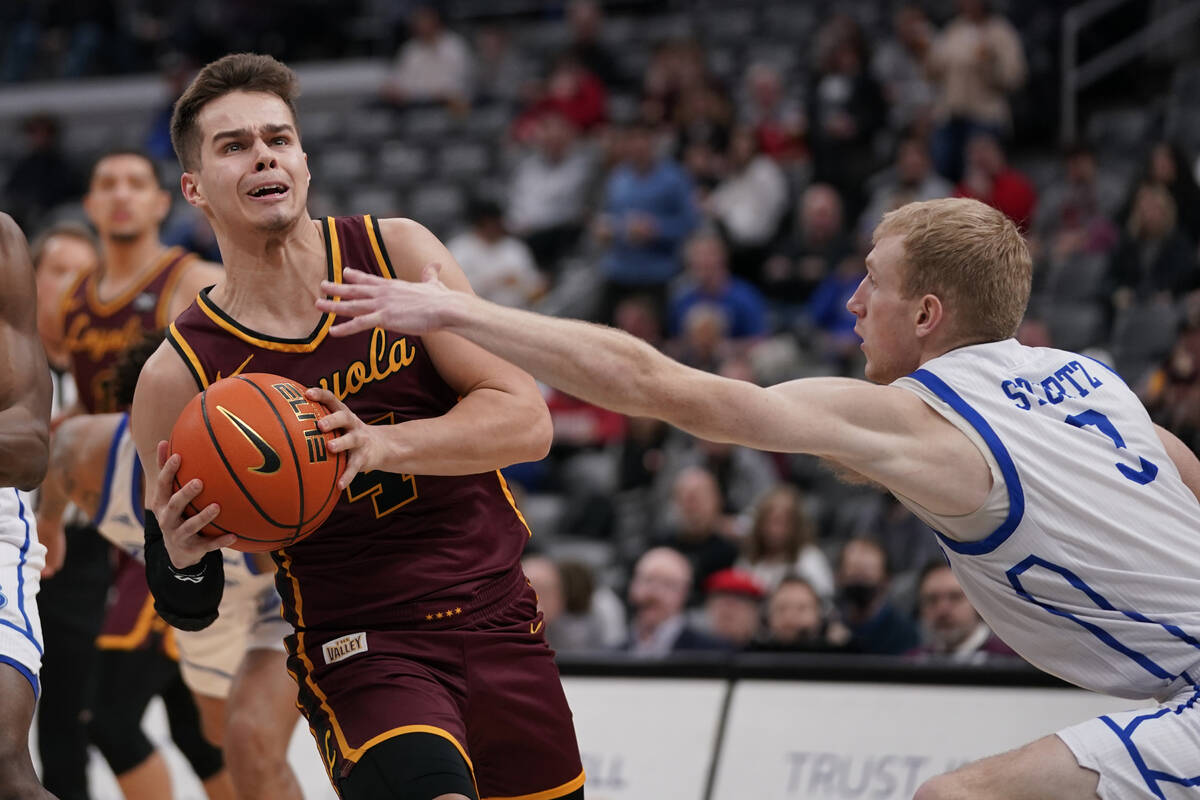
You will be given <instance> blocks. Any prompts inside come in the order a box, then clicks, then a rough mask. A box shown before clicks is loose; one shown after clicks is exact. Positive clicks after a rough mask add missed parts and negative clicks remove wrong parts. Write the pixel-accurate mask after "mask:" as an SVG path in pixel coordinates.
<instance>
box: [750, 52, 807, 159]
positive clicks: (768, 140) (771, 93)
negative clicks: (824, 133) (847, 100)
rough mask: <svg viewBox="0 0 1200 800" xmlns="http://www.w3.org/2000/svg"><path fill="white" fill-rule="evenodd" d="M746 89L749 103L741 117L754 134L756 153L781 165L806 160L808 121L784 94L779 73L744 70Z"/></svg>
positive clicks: (763, 67)
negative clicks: (756, 145) (766, 156)
mask: <svg viewBox="0 0 1200 800" xmlns="http://www.w3.org/2000/svg"><path fill="white" fill-rule="evenodd" d="M745 87H746V95H747V98H748V102H747V105H746V107H745V108H743V109H742V111H741V115H740V116H741V118H742V119H743V120H744V121H745V122H746V123H747V124H748V125H750V127H751V130H752V131H753V132H754V137H755V139H756V140H757V142H758V147H759V150H760V151H761V152H762V153H763V154H765V155H768V156H770V157H771V158H773V159H775V160H776V161H778V162H780V163H782V164H794V163H796V162H800V161H806V160H808V144H807V142H806V140H805V133H806V131H807V129H808V120H807V119H806V118H805V116H804V108H803V106H802V105H801V103H800V102H799V101H798V99H797V98H795V97H792V96H790V95H788V94H785V92H784V88H783V76H782V75H780V73H779V70H778V69H777V68H776V67H775V66H774V65H772V64H768V63H766V62H762V61H759V62H755V63H753V64H751V65H750V66H749V68H747V70H746V77H745Z"/></svg>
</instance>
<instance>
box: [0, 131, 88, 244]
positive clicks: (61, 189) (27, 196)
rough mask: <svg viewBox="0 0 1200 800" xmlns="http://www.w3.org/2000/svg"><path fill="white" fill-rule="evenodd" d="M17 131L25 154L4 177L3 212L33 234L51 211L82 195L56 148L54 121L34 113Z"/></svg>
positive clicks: (65, 161)
mask: <svg viewBox="0 0 1200 800" xmlns="http://www.w3.org/2000/svg"><path fill="white" fill-rule="evenodd" d="M21 127H22V129H23V131H24V133H25V146H26V150H25V153H24V155H22V156H21V157H20V158H19V159H17V161H16V163H14V164H13V165H12V171H11V172H9V173H8V180H7V181H6V182H5V184H4V203H3V208H4V210H5V211H7V212H8V213H9V214H11V215H12V217H13V219H15V220H16V221H17V224H19V225H20V226H21V227H22V228H23V229H25V230H34V229H36V228H38V227H39V226H40V225H41V224H42V223H43V221H44V219H45V217H46V215H47V214H48V213H49V212H50V211H51V210H52V209H54V208H55V207H56V206H58V205H60V204H62V203H67V202H70V201H72V200H76V199H78V198H79V196H80V195H81V194H82V193H83V191H82V187H81V185H80V182H79V175H78V174H77V173H76V171H75V168H74V167H73V166H72V165H71V163H70V161H68V159H67V157H66V156H65V155H64V154H63V151H62V147H61V146H60V143H59V123H58V119H57V118H55V117H53V116H51V115H50V114H45V113H37V114H33V115H31V116H29V117H27V118H26V119H25V121H24V122H23V123H22V126H21Z"/></svg>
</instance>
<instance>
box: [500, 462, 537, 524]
mask: <svg viewBox="0 0 1200 800" xmlns="http://www.w3.org/2000/svg"><path fill="white" fill-rule="evenodd" d="M496 477H497V478H499V479H500V490H501V491H502V492H504V497H505V498H506V499H507V500H508V504H509V505H510V506H512V510H513V511H515V512H517V519H519V520H521V524H522V525H524V526H525V532H526V533H528V534H529V535H530V536H533V531H531V530H530V529H529V523H528V522H526V521H525V515H524V514H522V513H521V509H519V508H517V501H516V500H515V499H514V498H513V495H512V492H511V491H509V489H508V481H506V480H504V473H502V472H501V471H500V470H496Z"/></svg>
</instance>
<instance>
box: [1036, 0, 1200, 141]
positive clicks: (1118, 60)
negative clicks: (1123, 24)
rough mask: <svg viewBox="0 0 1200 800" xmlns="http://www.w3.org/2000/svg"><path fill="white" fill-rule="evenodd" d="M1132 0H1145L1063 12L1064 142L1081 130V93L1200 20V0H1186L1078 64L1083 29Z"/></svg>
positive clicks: (1102, 2)
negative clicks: (1079, 113) (1079, 97)
mask: <svg viewBox="0 0 1200 800" xmlns="http://www.w3.org/2000/svg"><path fill="white" fill-rule="evenodd" d="M1129 2H1134V3H1144V2H1145V0H1091V2H1088V3H1083V4H1082V5H1078V6H1075V7H1074V8H1071V9H1069V10H1068V11H1067V13H1066V14H1064V15H1063V22H1062V52H1061V58H1062V102H1061V109H1060V113H1061V117H1060V124H1059V136H1060V139H1061V140H1062V142H1063V143H1068V142H1071V141H1074V140H1075V138H1076V134H1077V132H1078V131H1077V128H1078V119H1077V117H1078V108H1077V98H1078V94H1079V92H1081V91H1082V90H1084V89H1086V88H1087V87H1089V86H1091V85H1092V84H1094V83H1096V82H1097V81H1098V80H1100V79H1101V78H1103V77H1105V76H1106V75H1109V74H1110V73H1112V72H1113V71H1114V70H1116V69H1119V68H1120V67H1122V66H1124V65H1125V64H1127V63H1128V62H1130V61H1132V60H1133V59H1135V58H1137V57H1138V56H1140V55H1141V54H1142V53H1144V52H1146V51H1147V50H1148V49H1149V48H1150V47H1151V46H1153V45H1154V44H1156V43H1157V42H1159V41H1161V40H1163V39H1166V38H1169V37H1171V36H1174V35H1176V34H1177V33H1179V31H1180V30H1182V29H1183V28H1184V27H1186V26H1188V25H1190V24H1192V23H1193V22H1195V21H1196V20H1197V19H1200V0H1187V2H1183V3H1181V4H1180V5H1178V6H1176V7H1175V8H1173V9H1171V10H1169V11H1167V12H1166V13H1164V14H1162V15H1160V16H1159V17H1158V18H1157V19H1154V20H1151V21H1150V23H1149V24H1147V25H1146V26H1145V27H1144V28H1142V29H1141V30H1137V31H1133V32H1131V33H1130V35H1129V36H1128V37H1126V38H1125V39H1124V40H1122V41H1120V42H1118V43H1116V44H1114V45H1113V46H1111V47H1109V48H1108V49H1107V50H1105V51H1103V52H1102V53H1098V54H1097V55H1095V56H1093V57H1092V58H1090V59H1088V61H1087V62H1086V63H1084V64H1076V63H1075V62H1076V61H1077V60H1078V58H1079V34H1080V32H1082V31H1083V29H1084V28H1086V27H1087V26H1088V25H1089V24H1091V23H1092V22H1094V21H1095V20H1096V19H1098V18H1099V17H1102V16H1104V15H1105V14H1107V13H1109V12H1110V11H1112V10H1114V9H1116V8H1118V7H1119V6H1122V5H1126V4H1127V3H1129Z"/></svg>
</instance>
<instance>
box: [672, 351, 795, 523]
mask: <svg viewBox="0 0 1200 800" xmlns="http://www.w3.org/2000/svg"><path fill="white" fill-rule="evenodd" d="M740 363H741V362H740V361H739V360H738V359H736V358H730V359H726V360H724V361H722V362H721V363H720V364H719V365H718V367H717V370H716V371H717V372H718V373H719V374H722V375H724V376H725V377H729V378H738V379H744V378H742V376H740V375H737V374H736V372H737V368H738V367H737V365H739V364H740ZM664 456H665V463H664V465H663V468H662V472H663V476H664V480H669V482H670V485H672V486H673V485H674V482H675V479H676V478H677V476H678V475H679V473H680V472H682V471H683V470H684V469H686V468H688V467H702V468H704V469H706V470H708V471H709V472H710V473H712V475H714V476H715V477H716V479H717V486H718V488H719V489H720V492H721V498H720V500H721V512H722V513H723V514H725V515H726V519H725V521H724V523H723V525H722V530H723V531H724V532H725V534H726V535H727V536H730V537H732V538H735V539H740V538H741V536H742V535H743V533H744V532H745V531H747V530H748V529H749V527H750V515H751V514H752V512H753V509H754V507H755V505H756V504H757V503H758V501H759V500H760V499H761V498H762V497H763V495H764V494H766V493H767V492H768V491H769V490H770V489H771V487H773V486H774V485H775V484H776V482H777V481H778V480H779V471H778V470H777V469H776V467H775V463H774V462H773V461H772V460H771V458H770V456H768V455H767V454H766V453H764V452H762V451H761V450H751V449H750V448H748V447H740V446H737V445H731V444H728V443H726V442H709V441H705V440H704V439H697V438H695V437H694V436H689V435H687V434H684V433H677V434H676V435H674V436H672V438H671V441H670V442H669V443H668V445H667V448H666V452H665V454H664Z"/></svg>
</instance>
